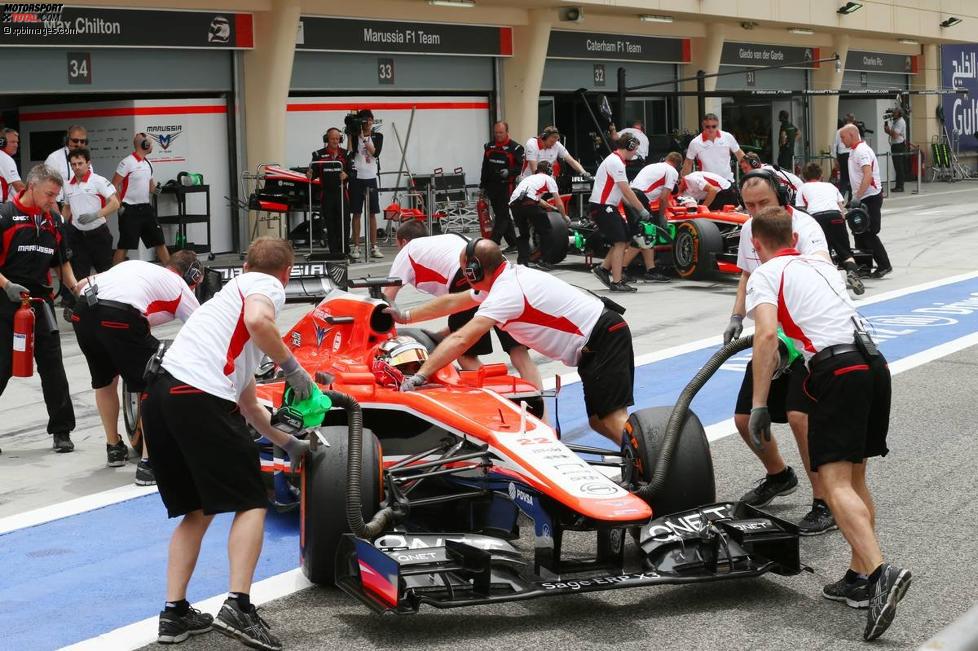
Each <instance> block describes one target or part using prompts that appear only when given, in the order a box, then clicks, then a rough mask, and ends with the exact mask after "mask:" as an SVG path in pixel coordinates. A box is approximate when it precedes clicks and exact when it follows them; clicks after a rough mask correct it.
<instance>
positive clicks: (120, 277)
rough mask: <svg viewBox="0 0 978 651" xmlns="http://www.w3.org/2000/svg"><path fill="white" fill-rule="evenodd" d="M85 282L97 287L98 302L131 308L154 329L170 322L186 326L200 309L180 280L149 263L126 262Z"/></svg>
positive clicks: (175, 275) (181, 279)
mask: <svg viewBox="0 0 978 651" xmlns="http://www.w3.org/2000/svg"><path fill="white" fill-rule="evenodd" d="M88 282H89V283H90V284H92V285H95V286H97V287H98V297H99V298H100V299H104V300H107V301H116V302H118V303H125V304H126V305H131V306H133V307H134V308H136V309H137V310H139V311H140V312H142V314H143V316H145V317H146V320H147V321H149V324H150V325H153V326H156V325H160V324H163V323H169V322H170V321H173V319H180V320H181V321H183V322H184V323H186V322H187V319H189V318H190V315H191V314H193V313H194V310H196V309H197V308H198V307H200V303H198V302H197V297H196V296H194V293H193V292H192V291H191V290H190V287H189V286H188V285H187V283H186V282H185V281H184V279H183V278H181V277H180V276H179V275H178V274H177V273H176V272H174V271H170V270H169V269H167V268H166V267H161V266H159V265H156V264H153V263H151V262H143V261H142V260H126V261H125V262H120V263H119V264H117V265H116V266H114V267H112V268H111V269H109V270H108V271H103V272H102V273H100V274H95V275H94V276H91V277H90V279H89V281H88Z"/></svg>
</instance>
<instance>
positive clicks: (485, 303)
mask: <svg viewBox="0 0 978 651" xmlns="http://www.w3.org/2000/svg"><path fill="white" fill-rule="evenodd" d="M472 297H473V298H474V299H475V300H476V301H478V302H480V303H481V305H479V309H478V311H477V312H476V313H475V315H476V316H482V317H485V318H487V319H492V320H493V321H495V322H496V323H497V324H498V325H499V327H500V328H502V329H503V330H505V331H506V332H508V333H509V334H511V335H512V336H513V338H514V339H516V341H518V342H520V343H521V344H523V345H524V346H526V347H527V348H532V349H533V350H535V351H537V352H539V353H541V354H543V355H546V356H547V357H549V358H550V359H559V360H560V361H562V362H563V363H564V364H566V365H567V366H577V364H578V362H579V361H580V359H581V349H582V348H583V347H584V344H586V343H587V340H588V337H590V336H591V331H592V330H593V329H594V324H595V323H597V321H598V317H600V316H601V313H602V312H603V311H604V305H603V304H602V303H601V301H599V300H598V299H597V298H595V297H593V296H591V295H589V294H585V293H583V292H581V291H579V290H577V289H574V288H573V287H571V286H570V285H568V284H567V283H565V282H564V281H563V280H560V279H559V278H555V277H554V276H551V275H550V274H548V273H546V272H543V271H537V270H536V269H529V268H527V267H524V266H522V265H515V264H508V263H507V264H506V266H505V267H502V268H501V270H500V272H499V275H498V276H497V277H496V280H495V282H493V284H492V288H490V290H489V292H488V293H487V292H475V291H473V292H472Z"/></svg>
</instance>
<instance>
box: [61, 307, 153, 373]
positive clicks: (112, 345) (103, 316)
mask: <svg viewBox="0 0 978 651" xmlns="http://www.w3.org/2000/svg"><path fill="white" fill-rule="evenodd" d="M71 326H72V328H74V330H75V336H76V337H77V338H78V347H79V348H80V349H81V351H82V354H83V355H85V361H87V362H88V371H89V372H90V373H91V375H92V388H93V389H101V388H102V387H107V386H109V385H110V384H112V380H114V379H115V377H116V376H117V375H121V376H122V379H124V380H125V381H126V384H128V385H129V388H130V389H131V390H132V391H142V390H143V389H144V388H145V386H146V385H145V382H144V381H143V371H144V370H145V369H146V362H148V361H149V358H150V357H152V356H153V354H154V353H156V349H157V348H158V347H159V345H160V342H159V341H158V340H157V339H156V337H154V336H153V335H151V334H150V331H149V323H148V322H147V321H146V319H145V318H144V317H143V316H142V315H141V314H140V313H139V312H138V311H137V310H136V309H135V308H133V309H130V310H123V309H119V308H115V307H107V306H105V305H96V306H95V307H89V306H88V303H87V302H85V299H80V300H79V301H78V303H77V305H76V307H75V311H74V313H73V314H72V315H71Z"/></svg>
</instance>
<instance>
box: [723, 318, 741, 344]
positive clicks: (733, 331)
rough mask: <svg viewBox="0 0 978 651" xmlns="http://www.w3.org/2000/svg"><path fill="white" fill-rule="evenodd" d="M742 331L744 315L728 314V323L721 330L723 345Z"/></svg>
mask: <svg viewBox="0 0 978 651" xmlns="http://www.w3.org/2000/svg"><path fill="white" fill-rule="evenodd" d="M743 331H744V317H742V316H740V315H739V314H731V315H730V323H728V324H727V327H726V328H725V329H724V331H723V345H724V346H726V345H727V344H729V343H730V342H731V341H733V340H734V339H736V338H737V337H739V336H740V333H741V332H743Z"/></svg>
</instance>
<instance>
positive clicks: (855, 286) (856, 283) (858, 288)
mask: <svg viewBox="0 0 978 651" xmlns="http://www.w3.org/2000/svg"><path fill="white" fill-rule="evenodd" d="M846 287H847V288H848V289H851V290H852V293H853V294H855V295H856V296H862V295H863V294H865V293H866V286H865V285H863V281H862V280H860V279H859V274H858V273H857V272H856V271H855V270H853V269H850V270H849V271H847V272H846Z"/></svg>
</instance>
